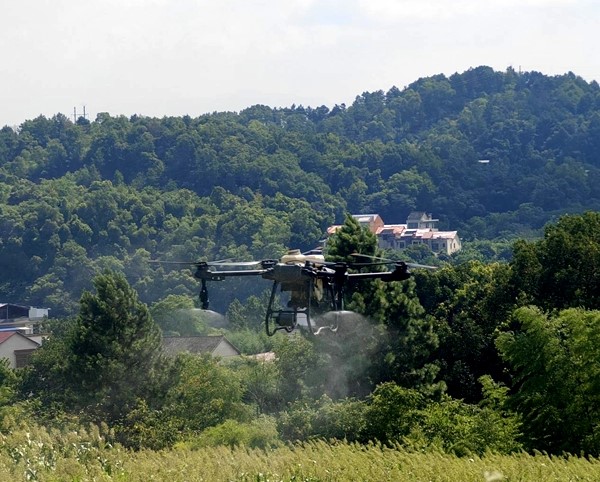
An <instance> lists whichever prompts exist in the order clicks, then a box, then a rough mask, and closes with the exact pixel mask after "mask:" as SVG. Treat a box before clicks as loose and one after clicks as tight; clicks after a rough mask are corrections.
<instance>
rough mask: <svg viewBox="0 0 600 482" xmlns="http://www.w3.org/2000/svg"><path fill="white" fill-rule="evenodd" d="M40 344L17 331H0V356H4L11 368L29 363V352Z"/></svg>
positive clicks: (21, 366)
mask: <svg viewBox="0 0 600 482" xmlns="http://www.w3.org/2000/svg"><path fill="white" fill-rule="evenodd" d="M39 347H40V344H39V343H37V342H36V341H34V340H32V339H31V338H29V337H28V336H25V335H23V334H22V333H20V332H18V331H0V358H6V359H7V360H8V362H9V364H10V367H11V368H23V367H24V366H26V365H27V364H29V359H30V358H31V354H32V353H33V352H34V351H35V350H37V349H38V348H39Z"/></svg>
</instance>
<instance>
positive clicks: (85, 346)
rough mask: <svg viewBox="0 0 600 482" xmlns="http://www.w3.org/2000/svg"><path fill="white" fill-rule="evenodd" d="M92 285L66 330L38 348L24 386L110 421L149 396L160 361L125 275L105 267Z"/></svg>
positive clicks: (154, 332)
mask: <svg viewBox="0 0 600 482" xmlns="http://www.w3.org/2000/svg"><path fill="white" fill-rule="evenodd" d="M93 284H94V287H95V289H96V293H91V292H87V291H86V292H84V294H83V295H82V297H81V308H80V312H79V315H78V316H77V318H76V320H75V323H74V325H73V326H72V328H71V330H70V331H69V333H68V334H67V335H66V336H65V337H64V338H61V339H56V340H51V342H49V343H48V345H44V346H43V347H42V348H40V353H39V354H37V356H36V357H35V358H34V366H33V372H32V375H31V376H32V377H34V378H35V379H32V378H31V377H30V380H29V383H28V385H29V388H33V391H34V393H36V392H38V393H39V395H41V397H42V399H44V400H45V401H46V402H53V401H54V402H59V403H61V404H63V406H64V408H65V409H67V410H68V411H72V412H76V413H82V414H85V416H87V417H89V418H90V419H91V420H92V421H106V422H109V423H110V422H114V421H117V420H119V419H121V418H122V417H124V416H125V415H126V414H127V412H128V411H129V410H131V409H132V408H133V407H134V406H135V404H136V403H137V401H138V400H140V399H143V400H152V399H153V397H154V395H155V394H156V392H155V391H154V390H155V389H156V388H157V382H158V381H159V380H160V379H161V377H160V374H161V370H162V369H164V368H165V367H166V364H165V363H163V362H162V360H161V351H160V346H161V334H160V329H159V327H158V325H156V324H155V323H154V321H153V320H152V318H151V316H150V314H149V311H148V308H147V307H146V305H144V304H143V303H141V302H140V301H139V300H138V297H137V294H136V292H135V291H134V290H133V289H132V288H131V287H130V286H129V284H128V283H127V281H126V279H125V277H124V276H123V275H121V274H116V273H111V272H105V273H103V274H101V275H98V276H97V277H96V278H95V279H94V281H93ZM36 382H37V383H36Z"/></svg>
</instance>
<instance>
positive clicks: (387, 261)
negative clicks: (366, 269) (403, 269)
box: [350, 253, 438, 269]
mask: <svg viewBox="0 0 600 482" xmlns="http://www.w3.org/2000/svg"><path fill="white" fill-rule="evenodd" d="M350 256H355V257H357V258H369V259H372V260H376V261H375V262H374V263H372V264H373V265H375V264H398V263H404V264H405V265H406V266H408V267H409V268H422V269H438V267H437V266H431V265H428V264H420V263H407V262H405V261H399V260H393V259H388V258H382V257H380V256H371V255H370V254H361V253H352V254H351V255H350ZM360 265H363V266H369V265H370V263H353V266H360Z"/></svg>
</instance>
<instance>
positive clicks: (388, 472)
mask: <svg viewBox="0 0 600 482" xmlns="http://www.w3.org/2000/svg"><path fill="white" fill-rule="evenodd" d="M73 440H74V442H73V443H71V444H69V443H66V444H65V443H64V442H66V441H65V440H64V439H63V440H62V441H61V444H60V446H58V445H53V444H52V442H50V440H49V439H46V440H43V439H34V438H32V437H31V436H30V435H28V434H25V435H24V436H23V439H22V444H12V446H10V447H9V446H7V445H6V444H4V446H2V451H1V453H0V480H2V481H4V480H6V481H21V480H23V481H30V480H37V481H52V482H59V481H60V482H70V481H73V482H75V481H76V482H83V481H120V482H130V481H131V482H147V481H168V482H180V481H181V482H184V481H185V482H195V481H210V482H218V481H244V482H267V481H269V482H275V481H295V482H300V481H302V482H317V481H331V482H334V481H335V482H338V481H402V480H406V481H484V482H486V481H487V482H496V481H544V482H546V481H561V482H563V481H575V480H577V481H598V480H600V462H599V461H598V460H596V459H585V458H580V457H548V456H546V455H543V454H537V455H527V454H516V455H511V456H501V455H494V454H489V455H486V456H484V457H464V458H458V457H455V456H451V455H445V454H441V453H431V452H429V453H414V452H407V451H405V450H403V449H393V448H386V447H381V446H378V445H369V446H360V445H353V444H346V443H336V444H328V443H326V442H322V441H315V442H311V443H307V444H303V445H297V446H289V447H280V448H276V449H272V450H269V451H263V450H250V449H245V448H227V447H217V448H203V449H200V450H189V449H175V450H169V451H161V452H154V451H141V452H130V451H127V450H123V449H120V448H114V447H108V446H103V445H102V444H94V443H91V444H81V443H79V442H76V441H75V440H78V439H77V438H74V439H73ZM4 441H5V442H6V440H4Z"/></svg>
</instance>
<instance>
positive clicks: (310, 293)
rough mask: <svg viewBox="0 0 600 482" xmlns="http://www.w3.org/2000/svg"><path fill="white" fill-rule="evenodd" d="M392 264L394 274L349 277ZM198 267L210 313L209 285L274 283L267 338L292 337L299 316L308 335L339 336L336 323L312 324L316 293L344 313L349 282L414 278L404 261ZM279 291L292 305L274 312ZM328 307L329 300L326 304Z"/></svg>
mask: <svg viewBox="0 0 600 482" xmlns="http://www.w3.org/2000/svg"><path fill="white" fill-rule="evenodd" d="M391 263H393V264H394V269H393V270H392V271H380V272H368V273H362V272H358V273H349V272H348V268H350V267H365V266H373V265H382V264H386V265H389V264H391ZM193 264H194V266H196V271H195V273H194V277H195V278H197V279H199V280H200V282H201V289H200V294H199V298H200V303H201V308H202V309H203V310H208V307H209V296H208V287H207V281H223V280H224V279H226V278H230V277H236V276H261V277H262V278H263V279H266V280H270V281H273V286H272V288H271V295H270V297H269V303H268V305H267V313H266V316H265V330H266V333H267V335H268V336H273V335H274V334H275V333H276V332H277V331H280V330H284V331H286V332H287V333H291V332H292V331H293V330H294V329H295V328H296V327H297V326H298V320H299V316H298V315H301V316H300V318H302V316H304V317H305V319H306V324H307V327H308V330H309V332H310V333H311V334H312V335H318V334H320V333H321V332H322V331H324V330H329V331H331V332H336V331H337V329H338V325H337V323H336V324H334V325H329V326H321V327H317V326H316V325H314V323H313V319H312V311H313V307H314V306H313V304H314V303H315V301H320V300H319V299H318V296H317V290H319V291H321V293H320V296H321V300H323V299H325V298H326V297H327V296H328V297H329V303H328V306H326V310H327V311H342V310H343V309H344V286H345V285H346V284H347V282H348V281H357V280H364V279H376V278H378V279H381V280H383V281H386V282H387V281H403V280H406V279H408V278H409V277H410V276H411V274H410V272H409V270H408V267H409V265H408V264H407V263H404V262H402V261H394V262H387V261H386V262H371V263H346V262H320V261H319V262H315V261H310V260H307V261H306V262H305V263H304V264H301V263H297V262H295V263H288V264H285V263H280V262H278V261H276V260H264V261H260V262H256V263H254V262H251V263H244V264H246V265H249V266H251V265H259V266H260V268H258V269H242V270H223V271H219V270H213V269H212V267H213V266H219V265H220V266H225V265H231V266H235V265H238V266H240V265H241V263H240V264H236V263H208V262H203V261H202V262H197V263H193ZM278 289H281V291H287V292H290V293H291V295H290V302H289V303H288V307H287V308H286V309H281V308H280V307H279V308H275V307H274V304H275V297H276V294H277V291H278ZM326 304H327V300H326Z"/></svg>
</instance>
